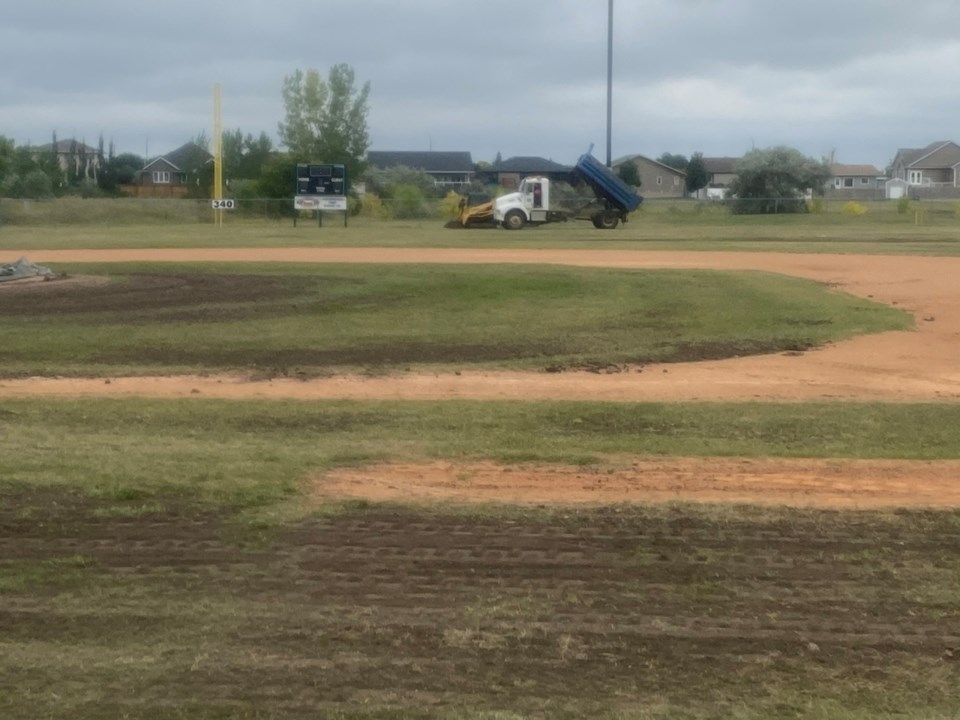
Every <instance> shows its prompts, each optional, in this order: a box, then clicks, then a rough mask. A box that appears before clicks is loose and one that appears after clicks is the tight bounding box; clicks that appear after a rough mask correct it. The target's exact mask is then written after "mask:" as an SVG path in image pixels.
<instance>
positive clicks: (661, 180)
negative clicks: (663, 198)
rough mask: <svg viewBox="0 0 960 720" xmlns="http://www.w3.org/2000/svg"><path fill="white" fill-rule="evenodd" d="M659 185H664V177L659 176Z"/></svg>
mask: <svg viewBox="0 0 960 720" xmlns="http://www.w3.org/2000/svg"><path fill="white" fill-rule="evenodd" d="M657 185H663V175H657Z"/></svg>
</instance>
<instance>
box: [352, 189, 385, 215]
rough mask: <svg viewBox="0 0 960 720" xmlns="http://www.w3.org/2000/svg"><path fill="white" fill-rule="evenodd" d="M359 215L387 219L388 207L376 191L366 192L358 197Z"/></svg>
mask: <svg viewBox="0 0 960 720" xmlns="http://www.w3.org/2000/svg"><path fill="white" fill-rule="evenodd" d="M359 214H360V216H361V217H366V218H373V219H374V220H389V219H390V208H388V207H387V206H386V205H384V204H383V200H381V199H380V196H379V195H377V194H376V193H372V192H368V193H365V194H364V196H363V197H362V198H361V199H360V213H359Z"/></svg>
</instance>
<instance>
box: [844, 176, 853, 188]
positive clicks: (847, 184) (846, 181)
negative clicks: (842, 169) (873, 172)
mask: <svg viewBox="0 0 960 720" xmlns="http://www.w3.org/2000/svg"><path fill="white" fill-rule="evenodd" d="M843 186H844V187H848V188H852V187H853V178H844V179H843Z"/></svg>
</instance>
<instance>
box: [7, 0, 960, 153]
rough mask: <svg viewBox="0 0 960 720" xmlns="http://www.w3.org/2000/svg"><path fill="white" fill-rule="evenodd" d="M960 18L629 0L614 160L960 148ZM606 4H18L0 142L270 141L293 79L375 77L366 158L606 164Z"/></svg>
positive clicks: (917, 12)
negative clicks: (218, 100)
mask: <svg viewBox="0 0 960 720" xmlns="http://www.w3.org/2000/svg"><path fill="white" fill-rule="evenodd" d="M958 28H960V2H958V1H957V0H911V1H910V2H904V1H903V0H804V2H787V1H786V0H615V8H614V43H613V44H614V79H613V83H614V84H613V87H614V94H613V96H614V99H613V155H614V157H619V156H622V155H628V154H634V153H640V154H644V155H648V156H652V157H656V156H658V155H660V154H661V153H663V152H672V153H681V154H684V155H690V154H691V153H693V152H696V151H700V152H703V153H704V154H705V155H707V156H720V155H732V156H739V155H741V154H742V153H744V152H745V151H747V150H749V149H751V148H752V147H769V146H772V145H780V144H785V145H791V146H793V147H796V148H798V149H799V150H801V151H802V152H804V153H806V154H808V155H812V156H814V157H818V158H819V157H821V156H826V155H829V154H830V153H831V152H835V157H836V160H837V162H843V163H872V164H874V165H877V166H878V167H880V168H881V169H883V168H884V167H885V166H886V165H887V163H888V162H889V161H890V160H891V159H892V158H893V155H894V154H895V152H896V150H897V149H898V148H901V147H923V146H925V145H928V144H929V143H931V142H934V141H937V140H957V141H960V81H958V77H957V74H958V71H960V32H958ZM606 52H607V0H485V1H483V2H476V1H472V0H298V1H297V2H290V1H288V0H273V1H272V2H259V1H257V0H231V2H221V1H220V0H194V1H193V2H186V1H185V0H163V2H154V3H143V2H131V1H130V0H84V1H83V2H70V1H68V0H3V2H2V4H0V135H5V136H7V137H9V138H12V139H13V140H15V141H16V142H17V144H27V143H28V142H29V143H32V144H34V145H40V144H44V143H48V142H50V138H51V134H52V132H53V131H56V132H57V135H58V137H59V138H60V139H65V138H69V137H76V138H77V139H78V140H81V139H85V140H86V142H87V144H89V145H94V146H95V145H96V143H97V138H98V137H99V136H100V135H101V134H102V135H103V136H104V138H105V141H106V142H107V143H109V142H110V141H111V140H113V142H114V143H115V146H116V149H117V152H135V153H137V154H140V155H150V156H153V155H157V154H162V153H165V152H168V151H170V150H172V149H174V148H176V147H178V146H179V145H181V144H183V143H184V142H186V141H187V140H189V139H190V138H191V137H193V136H195V135H197V134H198V133H199V132H200V131H206V132H207V135H208V136H209V135H211V134H212V128H213V101H212V86H213V84H214V83H215V82H219V83H220V84H221V87H222V96H223V103H222V107H223V115H222V117H223V127H224V128H225V129H237V128H239V129H241V130H242V131H243V132H244V133H252V134H254V135H258V134H259V133H260V132H261V131H265V132H267V133H268V134H269V135H270V136H271V137H273V138H274V139H276V135H277V123H278V122H279V121H280V120H282V119H283V103H282V99H281V87H282V84H283V79H284V77H285V76H287V75H290V74H291V73H293V71H295V70H296V69H298V68H300V69H307V68H311V67H312V68H317V69H319V70H321V72H323V73H324V74H326V71H327V70H328V69H329V67H330V66H331V65H334V64H337V63H348V64H350V65H351V66H353V68H354V69H355V71H356V74H357V78H358V80H359V81H361V82H364V81H369V82H370V84H371V93H370V116H369V126H370V137H371V148H370V149H372V150H429V149H433V150H467V151H470V152H471V153H472V154H473V159H474V161H480V160H487V161H492V160H493V159H494V157H495V155H496V154H497V153H498V152H500V153H501V154H502V155H503V157H504V158H508V157H511V156H514V155H540V156H543V157H547V158H551V159H553V160H555V161H558V162H564V163H572V162H574V161H575V160H576V158H577V156H578V155H580V154H581V153H582V152H584V151H585V150H586V149H587V147H588V146H589V145H590V144H591V143H594V144H595V146H596V147H595V148H594V154H595V155H596V156H597V157H598V158H601V159H603V158H605V155H606V78H607V67H606Z"/></svg>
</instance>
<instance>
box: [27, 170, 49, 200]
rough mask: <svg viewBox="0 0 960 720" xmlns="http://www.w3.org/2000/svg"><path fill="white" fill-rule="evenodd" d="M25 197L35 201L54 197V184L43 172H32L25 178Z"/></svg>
mask: <svg viewBox="0 0 960 720" xmlns="http://www.w3.org/2000/svg"><path fill="white" fill-rule="evenodd" d="M23 196H24V197H28V198H32V199H34V200H43V199H46V198H51V197H53V183H52V182H51V181H50V176H49V175H47V174H46V173H45V172H44V171H43V170H31V171H30V172H28V173H27V174H26V175H25V176H24V178H23Z"/></svg>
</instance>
